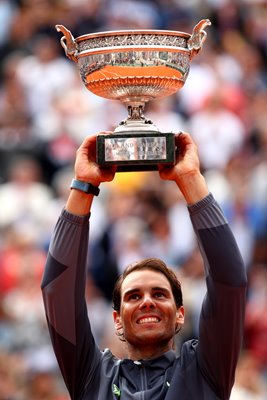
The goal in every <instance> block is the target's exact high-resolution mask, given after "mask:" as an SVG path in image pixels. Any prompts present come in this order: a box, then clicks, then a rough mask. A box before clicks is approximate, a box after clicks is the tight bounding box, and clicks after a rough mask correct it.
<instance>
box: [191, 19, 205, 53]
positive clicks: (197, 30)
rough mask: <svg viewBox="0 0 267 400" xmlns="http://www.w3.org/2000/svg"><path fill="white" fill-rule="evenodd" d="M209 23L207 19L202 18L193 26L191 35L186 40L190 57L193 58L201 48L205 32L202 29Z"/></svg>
mask: <svg viewBox="0 0 267 400" xmlns="http://www.w3.org/2000/svg"><path fill="white" fill-rule="evenodd" d="M209 25H211V22H210V20H209V19H202V20H201V21H199V23H198V24H197V25H196V26H195V27H194V29H193V32H192V35H191V37H190V39H189V40H188V42H187V45H188V48H189V50H191V58H193V57H194V56H195V55H196V54H198V52H199V51H200V50H201V49H202V46H203V43H204V42H205V40H206V37H207V32H206V31H205V30H204V29H205V28H206V26H209Z"/></svg>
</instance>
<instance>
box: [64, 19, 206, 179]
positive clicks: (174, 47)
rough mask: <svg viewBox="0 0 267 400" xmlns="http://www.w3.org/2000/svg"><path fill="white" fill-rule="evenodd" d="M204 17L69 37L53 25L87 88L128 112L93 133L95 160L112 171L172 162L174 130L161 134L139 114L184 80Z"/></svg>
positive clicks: (203, 35)
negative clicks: (188, 29) (171, 26)
mask: <svg viewBox="0 0 267 400" xmlns="http://www.w3.org/2000/svg"><path fill="white" fill-rule="evenodd" d="M210 24H211V23H210V21H209V20H208V19H204V20H202V21H200V22H199V23H198V24H197V25H196V26H195V27H194V29H193V33H192V34H191V35H190V34H189V33H184V32H176V31H165V30H164V31H163V30H124V31H108V32H99V33H94V34H88V35H82V36H79V37H78V38H76V39H74V37H73V36H72V34H71V32H70V31H69V30H68V29H67V28H65V27H64V26H63V25H56V29H57V30H58V31H59V32H62V34H63V35H64V36H63V37H62V38H61V45H62V46H63V48H64V50H65V53H66V55H67V57H68V58H70V59H71V60H73V61H75V62H76V63H77V65H78V68H79V70H80V75H81V78H82V81H83V83H84V85H85V86H86V88H87V89H88V90H90V91H91V92H92V93H94V94H96V95H98V96H101V97H104V98H106V99H111V100H119V101H121V102H122V103H124V104H125V105H126V107H127V109H128V117H127V118H126V119H125V120H124V121H122V122H120V124H119V125H118V126H117V127H116V129H115V130H114V133H112V134H111V135H98V137H97V162H98V164H99V165H101V166H107V165H116V166H117V171H129V170H135V171H137V170H139V171H140V170H153V169H157V165H158V164H159V163H167V164H174V163H175V144H174V134H173V133H170V132H169V133H161V132H159V130H158V129H157V127H156V126H155V125H154V124H153V122H152V121H150V120H148V119H147V118H145V116H144V107H145V103H146V102H148V101H150V100H154V99H157V98H162V97H165V96H170V95H172V94H174V93H175V92H177V91H178V90H179V89H181V88H182V86H183V85H184V83H185V81H186V79H187V76H188V73H189V69H190V63H191V61H192V59H193V57H194V56H195V55H196V54H197V53H198V52H199V51H200V50H201V48H202V45H203V43H204V41H205V39H206V32H205V31H204V29H205V27H206V26H208V25H210Z"/></svg>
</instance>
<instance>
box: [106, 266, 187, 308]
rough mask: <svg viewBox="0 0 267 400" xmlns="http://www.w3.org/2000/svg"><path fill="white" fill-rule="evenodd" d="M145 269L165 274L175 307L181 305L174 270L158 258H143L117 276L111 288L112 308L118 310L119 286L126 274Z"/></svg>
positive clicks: (179, 286)
mask: <svg viewBox="0 0 267 400" xmlns="http://www.w3.org/2000/svg"><path fill="white" fill-rule="evenodd" d="M145 269H146V270H147V269H149V270H151V271H155V272H159V273H161V274H163V275H165V276H166V278H167V279H168V281H169V283H170V286H171V289H172V294H173V297H174V300H175V304H176V307H177V308H179V307H181V306H182V305H183V295H182V289H181V284H180V282H179V280H178V279H177V276H176V274H175V272H174V271H173V270H172V269H170V268H169V267H167V265H166V264H165V263H164V262H163V261H162V260H160V259H159V258H145V259H144V260H141V261H139V262H136V263H134V264H130V265H128V267H127V268H126V269H125V270H124V271H123V273H122V274H121V275H120V276H119V278H118V280H117V282H116V283H115V286H114V290H113V297H112V301H113V309H114V310H115V311H118V312H120V307H121V286H122V283H123V281H124V279H125V278H126V276H128V275H129V274H131V273H132V272H134V271H141V270H145Z"/></svg>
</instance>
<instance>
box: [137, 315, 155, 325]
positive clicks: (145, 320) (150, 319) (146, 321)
mask: <svg viewBox="0 0 267 400" xmlns="http://www.w3.org/2000/svg"><path fill="white" fill-rule="evenodd" d="M158 322H160V319H159V318H157V317H144V318H140V319H139V320H138V321H137V323H138V324H140V325H142V324H149V323H158Z"/></svg>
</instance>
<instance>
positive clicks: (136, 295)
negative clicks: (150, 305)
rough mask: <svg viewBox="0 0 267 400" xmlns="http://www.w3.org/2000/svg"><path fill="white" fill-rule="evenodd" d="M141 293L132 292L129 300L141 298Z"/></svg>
mask: <svg viewBox="0 0 267 400" xmlns="http://www.w3.org/2000/svg"><path fill="white" fill-rule="evenodd" d="M140 297H141V296H140V294H138V293H132V294H130V295H129V296H128V300H139V299H140Z"/></svg>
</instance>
